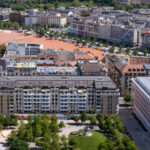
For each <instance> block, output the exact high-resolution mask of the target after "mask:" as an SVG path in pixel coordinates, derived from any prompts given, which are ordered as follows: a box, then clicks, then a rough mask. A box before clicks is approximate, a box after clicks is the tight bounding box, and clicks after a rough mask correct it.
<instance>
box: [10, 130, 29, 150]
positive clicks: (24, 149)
mask: <svg viewBox="0 0 150 150" xmlns="http://www.w3.org/2000/svg"><path fill="white" fill-rule="evenodd" d="M8 143H9V144H10V150H29V147H28V144H27V143H26V142H25V141H22V140H20V139H19V138H18V137H17V136H16V135H15V134H14V133H12V134H11V135H10V137H9V138H8Z"/></svg>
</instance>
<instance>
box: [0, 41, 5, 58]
mask: <svg viewBox="0 0 150 150" xmlns="http://www.w3.org/2000/svg"><path fill="white" fill-rule="evenodd" d="M5 51H6V46H5V44H1V45H0V54H1V55H2V56H3V55H4V53H5Z"/></svg>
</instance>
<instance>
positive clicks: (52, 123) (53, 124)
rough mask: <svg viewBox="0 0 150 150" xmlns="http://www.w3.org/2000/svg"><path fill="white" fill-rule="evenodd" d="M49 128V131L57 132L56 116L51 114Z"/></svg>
mask: <svg viewBox="0 0 150 150" xmlns="http://www.w3.org/2000/svg"><path fill="white" fill-rule="evenodd" d="M50 129H51V132H52V133H54V134H56V133H57V132H58V129H59V128H58V124H57V117H56V116H52V118H51V123H50Z"/></svg>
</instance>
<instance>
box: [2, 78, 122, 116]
mask: <svg viewBox="0 0 150 150" xmlns="http://www.w3.org/2000/svg"><path fill="white" fill-rule="evenodd" d="M119 95H120V94H119V89H118V88H117V86H116V84H115V83H114V82H113V81H112V80H111V79H110V78H109V77H95V76H89V77H87V76H85V77H71V76H69V77H67V76H62V77H54V76H52V77H50V76H49V77H42V78H41V77H38V76H37V77H33V76H30V77H25V76H24V77H11V78H9V77H1V78H0V113H1V114H14V113H35V112H40V113H44V112H47V113H53V112H55V113H79V112H83V111H87V112H89V111H93V112H96V113H97V112H102V113H103V114H115V113H118V109H119Z"/></svg>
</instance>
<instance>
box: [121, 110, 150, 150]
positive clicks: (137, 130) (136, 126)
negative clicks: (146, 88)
mask: <svg viewBox="0 0 150 150" xmlns="http://www.w3.org/2000/svg"><path fill="white" fill-rule="evenodd" d="M132 113H133V110H132V109H131V108H120V110H119V116H120V117H121V120H122V122H123V125H124V127H125V128H126V129H127V132H128V133H129V134H130V136H131V137H132V139H133V140H134V141H135V144H136V145H137V146H138V147H139V149H140V150H150V133H148V132H147V131H145V130H144V129H143V127H142V126H141V124H140V123H139V122H138V120H136V118H135V117H134V115H133V114H132Z"/></svg>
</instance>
